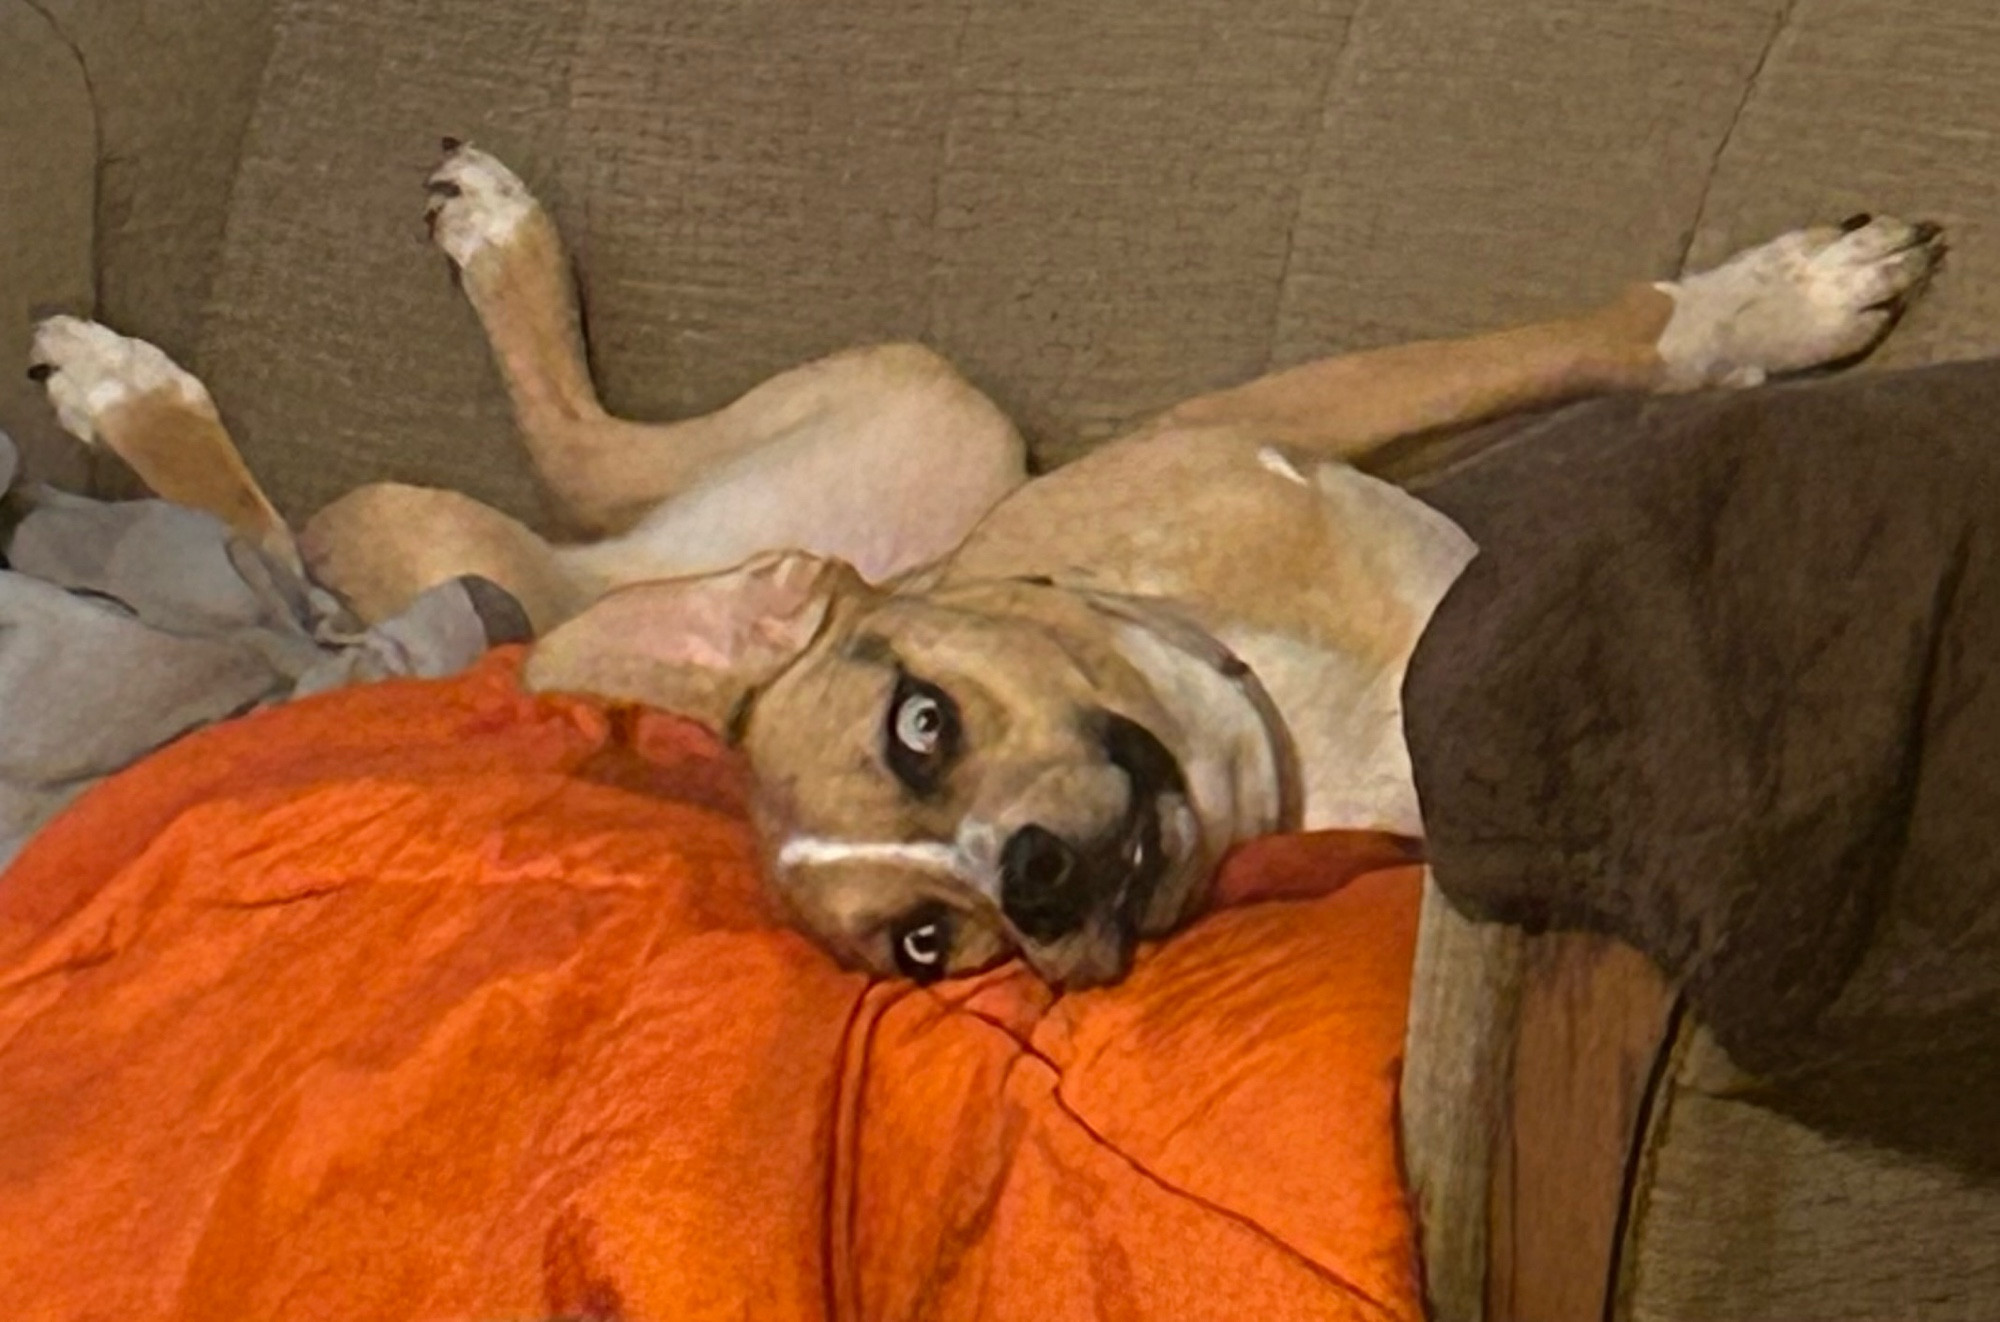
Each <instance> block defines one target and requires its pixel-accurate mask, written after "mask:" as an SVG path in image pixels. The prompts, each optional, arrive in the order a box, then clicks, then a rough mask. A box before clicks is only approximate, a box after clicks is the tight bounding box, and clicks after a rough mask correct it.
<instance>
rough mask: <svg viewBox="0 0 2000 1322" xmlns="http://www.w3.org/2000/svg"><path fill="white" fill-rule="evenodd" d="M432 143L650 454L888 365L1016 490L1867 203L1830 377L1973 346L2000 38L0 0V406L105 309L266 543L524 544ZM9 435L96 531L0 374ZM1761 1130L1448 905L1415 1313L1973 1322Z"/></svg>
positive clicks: (1877, 1199) (1985, 1283)
mask: <svg viewBox="0 0 2000 1322" xmlns="http://www.w3.org/2000/svg"><path fill="white" fill-rule="evenodd" d="M443 133H452V134H457V135H460V136H464V137H469V138H471V139H473V140H476V141H479V142H481V143H482V144H485V145H489V146H491V147H493V148H495V149H497V150H500V151H501V152H503V153H504V154H505V156H506V157H507V158H508V159H509V160H510V161H511V162H513V163H514V164H515V165H516V166H517V167H519V168H520V169H521V170H522V172H523V173H524V174H526V175H527V176H528V177H529V178H530V179H532V180H534V181H535V182H536V183H537V185H538V187H539V189H540V191H541V192H542V194H543V196H544V197H545V198H546V199H547V200H548V201H549V203H550V205H551V206H552V207H553V209H554V210H555V212H556V214H557V216H558V218H559V219H560V221H561V223H562V225H563V226H564V228H565V230H566V232H567V233H568V235H569V236H570V238H571V241H572V244H573V246H574V249H575V253H576V256H577V259H578V262H579V266H580V268H581V272H582V283H583V294H584V298H585V302H586V305H587V310H588V311H587V315H588V319H589V323H590V329H591V340H592V347H593V357H594V360H595V363H596V366H597V371H598V373H599V379H600V381H601V382H602V385H603V389H604V393H605V395H606V398H607V401H608V402H609V403H610V404H611V406H612V407H613V408H615V409H617V410H619V411H622V412H626V413H630V414H635V415H645V416H670V415H675V414H682V413H687V412H691V411H697V410H703V409H708V408H712V407H715V406H717V405H719V404H721V403H723V402H724V401H726V400H728V399H729V398H731V397H732V396H734V395H735V394H737V393H739V392H740V391H742V390H743V389H745V388H746V387H748V386H749V385H751V384H753V383H754V382H756V381H757V380H759V379H760V378H762V377H763V376H765V375H768V374H769V373H771V372H773V371H775V370H777V369H779V368H782V367H784V366H787V365H789V364H792V363H795V362H797V361H799V360H801V359H803V358H806V357H809V356H811V355H814V354H817V353H821V352H825V351H828V350H831V349H834V348H837V347H840V346H843V345H846V344H850V343H854V342H857V341H864V340H871V339H883V338H902V337H912V338H919V339H922V340H924V341H926V342H928V343H931V344H933V345H935V346H936V347H937V348H939V349H940V350H942V351H943V352H945V353H946V354H948V355H949V356H951V357H952V358H953V359H955V360H956V361H957V362H959V363H960V364H961V365H962V366H963V367H964V369H965V370H966V371H967V372H968V373H969V374H970V375H971V377H972V378H973V379H974V380H975V381H977V382H978V383H979V384H980V385H982V386H983V387H985V388H986V389H988V390H989V391H990V392H991V393H993V394H994V395H995V397H996V398H998V399H999V400H1000V401H1001V402H1002V403H1003V404H1004V405H1005V406H1006V407H1007V408H1008V409H1009V410H1010V411H1012V413H1013V414H1014V416H1016V417H1017V418H1019V419H1020V420H1021V421H1022V422H1023V424H1024V426H1025V427H1026V428H1027V430H1028V431H1029V433H1030V436H1031V439H1032V441H1033V443H1034V446H1035V451H1036V457H1037V459H1038V461H1039V462H1041V463H1043V464H1047V465H1055V464H1060V463H1062V462H1063V461H1064V460H1065V459H1067V458H1070V457H1072V456H1074V455H1075V454H1077V453H1078V452H1080V450H1082V449H1083V448H1085V447H1087V446H1089V445H1090V444H1092V443H1093V442H1094V441H1096V440H1099V439H1101V438H1102V437H1104V436H1105V435H1107V434H1108V433H1109V432H1110V431H1111V430H1112V429H1114V428H1115V427H1116V426H1117V425H1118V424H1119V423H1120V422H1121V421H1123V420H1125V419H1128V418H1130V417H1132V416H1133V415H1135V414H1139V413H1143V412H1145V411H1146V410H1148V409H1151V408H1154V407H1157V406H1160V405H1163V404H1165V403H1168V402H1170V401H1172V400H1173V399H1175V398H1176V397H1179V396H1182V395H1185V394H1188V393H1192V392H1194V391H1196V390H1199V389H1202V388H1205V387H1209V386H1213V385H1218V384H1221V383H1224V382H1227V381H1231V380H1235V379H1240V378H1242V377H1244V376H1247V375H1250V374H1253V373H1255V372H1257V371H1260V370H1262V369H1264V368H1266V367H1268V366H1271V365H1273V364H1284V363H1290V362H1296V361H1298V360H1300V359H1303V358H1306V357H1309V356H1313V355H1317V354H1322V353H1327V352H1332V351H1337V350H1342V349H1353V348H1359V347H1364V346H1368V345H1375V344H1384V343H1390V342H1394V341H1399V340H1405V339H1410V338H1414V337H1419V336H1431V335H1444V334H1452V333H1458V332H1463V331H1470V330H1474V329H1478V328H1482V327H1487V326H1492V325H1495V324H1497V323H1502V322H1506V321H1508V320H1512V319H1518V318H1526V317H1533V316H1537V315H1541V314H1545V313H1552V312H1555V311H1558V310H1560V309H1564V308H1567V307H1570V306H1572V305H1575V304H1578V303H1580V302H1583V301H1585V300H1589V299H1592V298H1594V297H1597V296H1600V295H1603V294H1606V293H1608V292H1610V291H1611V290H1612V289H1614V288H1615V287H1616V286H1617V285H1618V283H1619V282H1621V281H1623V280H1627V279H1630V278H1632V277H1635V276H1639V277H1664V276H1668V275H1671V274H1673V273H1674V272H1675V271H1676V270H1678V269H1681V268H1682V267H1684V266H1686V265H1688V264H1700V263H1703V262H1707V261H1710V260H1713V259H1716V258H1718V257H1720V256H1721V255H1723V254H1724V253H1726V252H1727V251H1729V250H1730V249H1732V248H1734V247H1736V246H1740V245H1741V244H1744V243H1747V242H1750V241H1753V240H1756V239H1759V238H1762V237H1765V236H1767V235H1768V234H1770V233H1773V232H1776V231H1778V230H1780V229H1783V228H1786V227H1789V226H1791V225H1794V224H1797V223H1800V222H1803V221H1806V220H1810V219H1818V218H1827V217H1839V216H1842V215H1845V214H1847V213H1849V212H1853V211H1858V210H1862V209H1866V208H1879V209H1882V210H1887V211H1895V212H1899V213H1904V214H1911V215H1921V216H1925V217H1929V218H1934V219H1937V220H1939V221H1942V222H1944V223H1945V224H1947V225H1948V226H1949V227H1950V229H1951V232H1952V238H1953V257H1952V259H1951V265H1950V267H1949V269H1948V271H1947V273H1946V274H1945V276H1944V278H1943V279H1942V280H1941V281H1940V283H1939V287H1938V288H1937V289H1936V290H1935V291H1934V292H1933V294H1932V295H1931V296H1930V297H1929V298H1928V299H1926V300H1925V301H1924V302H1923V303H1922V304H1921V305H1920V307H1919V308H1918V309H1917V310H1916V312H1915V313H1914V314H1913V315H1912V316H1911V317H1910V318H1909V319H1908V322H1907V324H1906V325H1905V326H1904V327H1903V328H1902V329H1901V331H1900V332H1899V333H1898V335H1897V336H1896V337H1895V339H1894V340H1893V341H1892V342H1891V343H1890V344H1889V346H1888V347H1887V348H1886V350H1885V351H1884V352H1883V353H1881V354H1879V355H1878V356H1877V358H1876V359H1875V360H1873V361H1872V362H1871V364H1870V365H1869V369H1868V370H1877V369H1879V368H1881V367H1883V366H1895V365H1909V364H1917V363H1926V362H1936V361H1943V360H1949V359H1956V358H1967V357H1973V356H1977V355H1981V354H1986V353H1990V352H1992V351H1993V350H1994V349H1995V348H1996V346H2000V225H1996V222H1995V217H2000V11H1995V10H1994V9H1993V8H1992V7H1991V6H1990V5H1989V4H1988V3H1986V0H1926V2H1925V3H1918V0H1755V2H1751V0H1672V2H1671V3H1659V2H1657V0H1594V2H1588V3H1587V2H1586V0H1503V2H1502V3H1493V2H1492V0H1396V2H1393V3H1392V2H1390V0H1378V2H1377V3H1373V4H1369V3H1364V2H1363V0H1164V2H1163V3H1152V4H1148V3H1129V2H1120V3H1110V4H1087V3H1076V2H1075V0H1027V2H1026V3H1018V4H1011V5H1004V6H1002V5H985V6H982V5H972V4H956V5H934V6H920V5H911V4H907V3H885V2H884V0H831V2H829V3H822V4H801V3H785V2H783V0H750V2H749V3H742V4H734V5H713V4H702V3H696V4H689V5H649V4H645V3H638V2H637V0H630V2H626V0H598V2H597V3H586V2H585V0H481V2H480V3H473V2H472V0H368V2H366V3H364V2H362V0H179V2H178V3H176V4H173V5H151V4H143V3H138V2H137V0H0V179H4V180H5V198H4V201H0V310H3V311H4V315H0V362H4V361H8V360H9V359H11V360H12V361H15V362H20V361H23V360H24V355H25V337H26V326H27V315H26V314H27V313H28V312H30V311H31V310H41V309H45V308H58V307H60V308H66V309H71V310H91V311H94V313H95V314H96V315H97V316H99V317H101V318H103V319H105V320H107V321H110V322H112V323H113V324H115V325H117V326H118V327H119V328H121V329H123V330H126V331H128V332H130V333H134V334H138V335H143V336H146V337H148V338H151V339H153V340H156V341H158V342H159V343H161V344H162V345H164V346H165V347H166V348H167V349H168V350H169V351H170V352H172V353H173V354H175V355H176V356H177V357H179V358H180V359H181V360H182V361H184V362H186V363H187V364H188V365H189V366H191V367H192V368H194V369H195V370H196V371H198V372H199V373H200V374H201V375H202V376H203V377H205V378H206V379H207V380H208V382H209V383H210V385H211V386H212V387H213V388H214V390H215V392H216V394H217V396H218V397H219V399H220V400H221V401H222V406H223V408H224V410H225V413H226V414H227V416H228V419H229V421H230V423H231V425H232V427H233V428H234V430H235V432H236V434H237V436H238V437H239V439H240V441H241V443H242V445H243V449H244V450H245V452H246V454H247V457H248V459H249V461H250V463H251V465H252V467H253V468H255V469H256V470H257V471H258V473H259V474H260V475H261V476H262V478H263V479H264V481H265V483H266V485H267V486H268V487H269V489H270V490H271V492H272V494H273V496H274V497H275V499H276V500H277V501H278V503H279V504H280V506H281V507H282V508H283V509H284V510H285V511H286V512H287V513H288V514H291V515H292V516H294V517H302V516H304V515H305V514H308V513H310V512H311V511H312V510H313V509H315V508H316V507H318V506H319V505H321V504H323V503H325V502H326V501H327V500H329V499H331V498H332V497H334V496H336V495H338V494H340V493H341V492H343V491H345V490H347V489H349V488H350V487H352V486H354V485H356V484H358V483H361V482H364V481H370V480H378V479H385V478H387V479H398V480H403V481H411V482H420V483H433V484H441V485H450V486H454V487H458V488H460V489H462V490H465V491H468V492H470V493H471V494H473V495H476V496H478V497H480V498H482V499H485V500H488V501H491V502H493V503H496V504H498V505H499V506H501V507H502V508H505V509H508V510H510V511H512V512H515V513H517V514H520V515H522V516H523V517H527V518H529V519H531V520H533V519H538V518H540V517H541V510H540V508H539V506H538V504H537V498H536V495H535V491H534V488H533V484H532V481H531V479H530V475H529V473H528V469H527V466H526V462H525V459H524V457H523V455H522V453H521V451H520V449H519V447H517V446H516V445H514V444H513V443H512V442H511V440H510V436H509V422H508V416H507V410H506V405H505V401H504V398H503V395H502V392H501V390H500V387H499V383H498V381H497V378H496V377H495V375H494V372H493V369H492V367H491V366H490V364H489V363H488V361H487V358H486V355H485V349H484V346H483V343H482V341H481V339H480V337H479V336H478V335H477V334H476V333H475V331H474V328H473V326H472V323H471V320H470V315H469V313H468V312H467V311H466V309H465V308H464V307H463V306H462V303H461V301H460V300H459V299H458V297H457V296H456V294H455V293H454V292H453V290H452V289H451V287H450V283H449V282H448V281H447V280H446V279H445V278H444V274H443V271H442V270H441V259H439V258H438V257H437V256H436V254H435V253H434V252H433V251H432V250H431V249H430V248H429V247H428V246H427V244H426V242H425V238H424V235H423V230H422V225H421V219H420V214H419V208H418V197H419V190H418V185H419V183H420V181H421V179H422V177H423V173H424V171H425V170H426V168H427V167H428V165H429V164H430V163H431V161H432V160H433V158H434V156H435V153H436V149H437V139H438V137H439V135H440V134H443ZM0 427H4V428H5V429H6V430H7V431H9V432H10V433H11V434H13V435H14V436H15V437H16V438H17V439H18V440H20V441H22V442H23V444H24V448H25V452H26V456H27V462H28V464H29V466H30V468H31V469H32V471H34V472H35V473H36V474H38V475H40V476H43V477H47V478H50V479H52V480H55V481H57V482H58V483H61V484H64V485H69V486H73V487H79V488H90V489H95V490H98V491H101V492H109V493H115V492H120V491H127V490H130V479H129V475H126V474H124V473H122V472H120V471H118V470H117V468H116V467H115V465H114V464H112V463H111V462H109V461H107V460H105V459H103V458H102V457H99V456H92V455H86V454H83V453H82V452H80V451H79V450H78V449H77V448H76V447H74V446H73V445H71V444H70V443H68V442H67V441H66V440H64V439H63V438H61V437H59V436H57V435H55V434H54V432H53V431H52V429H51V426H50V423H49V421H48V419H47V417H46V414H45V410H44V409H43V408H42V406H41V405H40V404H39V402H38V401H36V400H35V399H34V398H33V397H32V394H31V391H30V389H29V387H28V384H27V383H26V382H25V381H23V380H22V379H21V378H20V376H19V374H18V373H0ZM1746 1083H1747V1080H1746V1077H1745V1075H1744V1072H1743V1070H1742V1068H1741V1067H1740V1066H1739V1065H1738V1064H1737V1063H1735V1062H1734V1061H1732V1059H1731V1058H1730V1056H1729V1054H1728V1053H1727V1052H1726V1051H1725V1050H1724V1049H1723V1048H1722V1047H1721V1046H1720V1045H1719V1044H1718V1042H1717V1040H1716V1038H1715V1037H1714V1035H1713V1034H1712V1033H1711V1032H1710V1031H1709V1029H1708V1027H1707V1026H1706V1025H1705V1024H1704V1023H1703V1022H1702V1018H1701V1016H1700V1015H1698V1014H1696V1013H1693V1012H1691V1011H1690V1009H1689V1007H1688V1003H1687V1001H1686V999H1685V997H1684V996H1683V995H1682V993H1681V991H1680V989H1679V988H1678V986H1677V985H1676V984H1675V983H1673V982H1671V981H1670V980H1669V979H1668V978H1666V977H1665V976H1663V974H1662V973H1661V972H1660V971H1659V970H1658V968H1657V967H1656V966H1655V965H1654V964H1652V963H1651V962H1649V961H1648V960H1647V959H1646V958H1644V957H1643V956H1641V955H1639V954H1638V953H1637V952H1636V951H1634V950H1633V949H1631V948H1630V947H1627V946H1624V945H1622V944H1620V943H1619V942H1617V941H1616V940H1613V939H1611V938H1608V937H1605V936H1601V935H1589V934H1582V933H1574V932H1560V931H1550V932H1531V931H1529V930H1527V929H1525V928H1523V927H1520V926H1515V925H1510V924H1506V923H1497V922H1488V921H1478V920H1475V919H1472V918H1468V917H1466V916H1464V915H1463V914H1461V913H1460V912H1459V911H1458V910H1457V909H1455V908H1454V907H1453V906H1452V905H1451V904H1450V903H1448V902H1446V900H1445V899H1444V897H1443V892H1442V891H1441V890H1434V892H1433V894H1432V895H1431V897H1430V900H1429V902H1428V904H1427V908H1426V913H1425V919H1424V931H1423V935H1422V938H1421V947H1420V954H1419V959H1418V973H1417V987H1416V994H1415V1001H1414V1008H1413V1012H1412V1019H1411V1024H1410V1030H1409V1046H1408V1059H1407V1064H1406V1068H1405V1075H1404V1082H1403V1088H1404V1136H1403V1141H1404V1144H1405V1157H1406V1163H1407V1167H1408V1171H1409V1174H1410V1178H1411V1186H1412V1191H1413V1197H1414V1198H1415V1200H1416V1202H1417V1205H1418V1208H1419V1211H1420V1214H1421V1220H1422V1226H1423V1235H1424V1247H1425V1257H1426V1275H1427V1287H1428V1291H1429V1295H1430V1301H1431V1306H1432V1309H1433V1311H1434V1313H1435V1315H1436V1316H1437V1317H1439V1318H1440V1319H1473V1318H1486V1319H1492V1320H1494V1322H1498V1320H1499V1319H1508V1318H1523V1319H1565V1318H1579V1319H1581V1318H1619V1319H1634V1320H1638V1319H1647V1320H1651V1319H1694V1318H1733V1319H1751V1318H1771V1319H1777V1318H1808V1317H1810V1318H1824V1319H1863V1318H1887V1317H1923V1318H1940V1319H1942V1318H1966V1319H1973V1318H1984V1317H1991V1316H1994V1315H1996V1313H2000V1249H1996V1248H1995V1246H1996V1245H2000V1191H1997V1190H1996V1189H1995V1187H1994V1186H1993V1184H1992V1183H1991V1182H1990V1181H1988V1180H1985V1179H1983V1178H1981V1177H1979V1176H1977V1175H1975V1174H1972V1173H1969V1172H1967V1171H1964V1170H1961V1169H1958V1168H1955V1167H1954V1166H1952V1165H1951V1164H1949V1163H1941V1162H1938V1161H1936V1160H1933V1159H1930V1158H1928V1157H1924V1156H1920V1155H1913V1154H1910V1153H1905V1152H1899V1151H1897V1150H1895V1149H1894V1148H1891V1147H1883V1146H1879V1145H1871V1144H1866V1143H1855V1142H1851V1141H1848V1140H1846V1139H1843V1138H1842V1137H1840V1136H1838V1135H1836V1134H1832V1133H1828V1132H1823V1131H1822V1130H1820V1129H1818V1128H1815V1127H1814V1126H1813V1125H1811V1124H1808V1123H1805V1122H1803V1121H1801V1120H1800V1119H1798V1118H1796V1117H1795V1116H1792V1115H1788V1114H1786V1113H1784V1112H1782V1111H1780V1110H1778V1109H1774V1108H1771V1107H1767V1106H1764V1105H1762V1104H1760V1103H1759V1102H1758V1101H1757V1100H1756V1098H1755V1096H1754V1090H1753V1089H1749V1088H1748V1087H1746Z"/></svg>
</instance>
